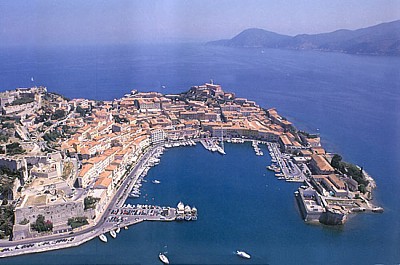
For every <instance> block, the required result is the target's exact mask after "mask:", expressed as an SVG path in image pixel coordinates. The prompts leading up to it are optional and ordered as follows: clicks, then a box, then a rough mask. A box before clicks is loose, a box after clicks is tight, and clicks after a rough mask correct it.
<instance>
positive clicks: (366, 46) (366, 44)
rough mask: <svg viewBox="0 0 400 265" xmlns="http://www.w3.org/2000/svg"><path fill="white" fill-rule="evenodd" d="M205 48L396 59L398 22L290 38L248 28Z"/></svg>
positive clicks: (399, 44)
mask: <svg viewBox="0 0 400 265" xmlns="http://www.w3.org/2000/svg"><path fill="white" fill-rule="evenodd" d="M207 44H208V45H219V46H221V45H222V46H228V47H242V48H260V47H262V48H281V49H295V50H322V51H333V52H344V53H349V54H369V55H388V56H400V20H396V21H393V22H388V23H382V24H378V25H375V26H372V27H368V28H362V29H357V30H345V29H341V30H337V31H334V32H330V33H322V34H300V35H296V36H294V37H292V36H287V35H282V34H278V33H275V32H271V31H266V30H263V29H255V28H252V29H246V30H244V31H242V32H241V33H239V34H238V35H236V36H235V37H233V38H232V39H229V40H219V41H212V42H209V43H207Z"/></svg>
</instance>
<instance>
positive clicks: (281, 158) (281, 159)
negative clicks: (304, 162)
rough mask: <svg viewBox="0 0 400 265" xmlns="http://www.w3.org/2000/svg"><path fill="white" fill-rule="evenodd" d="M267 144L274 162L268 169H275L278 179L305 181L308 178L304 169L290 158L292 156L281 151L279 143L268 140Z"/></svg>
mask: <svg viewBox="0 0 400 265" xmlns="http://www.w3.org/2000/svg"><path fill="white" fill-rule="evenodd" d="M267 146H268V150H269V152H270V155H271V162H272V165H271V166H269V167H268V169H270V170H273V171H275V173H276V174H275V176H276V177H277V178H278V179H284V180H286V181H288V182H304V181H305V180H306V179H307V178H306V176H305V175H304V173H303V171H302V170H301V169H300V168H299V167H298V166H297V165H296V164H294V163H293V162H292V161H291V160H290V157H289V156H288V155H287V154H282V153H281V151H280V150H279V145H278V144H276V143H270V142H268V143H267Z"/></svg>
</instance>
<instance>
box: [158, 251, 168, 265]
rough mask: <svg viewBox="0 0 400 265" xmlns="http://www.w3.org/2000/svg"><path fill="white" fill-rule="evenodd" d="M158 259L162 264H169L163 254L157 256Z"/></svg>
mask: <svg viewBox="0 0 400 265" xmlns="http://www.w3.org/2000/svg"><path fill="white" fill-rule="evenodd" d="M158 258H159V259H160V260H161V262H162V263H164V264H169V260H168V258H167V256H165V255H164V254H163V253H160V254H158Z"/></svg>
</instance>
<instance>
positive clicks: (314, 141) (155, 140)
mask: <svg viewBox="0 0 400 265" xmlns="http://www.w3.org/2000/svg"><path fill="white" fill-rule="evenodd" d="M205 92H206V93H205ZM138 94H139V95H141V93H137V91H135V92H132V95H131V96H128V97H127V98H125V99H123V100H121V102H119V104H120V106H121V105H126V106H129V107H132V106H136V105H134V104H139V107H138V110H137V117H139V118H141V119H144V123H145V124H147V123H148V120H147V119H148V118H147V115H148V113H149V112H150V113H151V112H154V116H157V115H159V113H160V112H161V113H162V112H163V111H164V112H167V110H168V108H165V110H162V107H161V104H160V101H162V100H164V101H165V102H167V103H166V105H168V104H170V105H169V107H170V108H171V109H172V111H171V112H173V111H174V108H175V106H173V105H172V106H171V103H170V102H174V100H175V102H179V99H181V100H182V99H184V100H187V101H190V100H192V101H193V102H191V104H192V105H193V106H199V108H203V109H205V110H206V112H204V113H203V112H202V111H197V112H190V111H187V110H186V109H185V108H182V106H180V105H182V104H180V103H179V104H180V105H179V104H178V107H179V108H181V109H182V110H181V111H180V113H179V115H181V116H182V117H183V118H182V124H185V126H186V124H188V125H189V126H194V125H193V124H195V123H196V122H197V123H199V120H201V119H200V118H197V117H198V116H199V115H201V117H202V118H204V117H207V119H209V120H208V121H202V124H201V126H202V127H200V126H199V127H198V128H197V129H196V130H193V127H189V126H188V130H187V131H185V132H184V133H190V135H189V136H190V137H188V139H191V140H192V141H193V139H195V140H199V139H202V140H204V141H207V142H208V143H206V142H203V146H204V147H205V148H206V149H207V150H210V151H212V152H215V151H218V152H219V153H221V154H222V155H224V154H225V151H224V147H223V142H224V137H225V138H227V139H228V140H227V141H237V142H242V141H243V142H244V141H251V142H252V143H253V147H254V150H255V152H256V154H257V155H263V154H262V153H260V150H259V149H258V144H259V143H261V144H265V143H268V148H269V149H271V150H269V151H270V155H271V157H272V162H273V163H275V164H274V166H275V167H276V168H279V170H280V171H279V172H281V173H277V174H276V176H277V177H278V174H279V177H282V178H283V179H285V180H286V181H288V182H303V183H305V185H304V186H306V188H302V189H304V190H307V189H308V190H309V192H311V193H310V194H311V195H310V194H309V195H307V196H309V198H307V200H308V201H309V202H307V203H311V204H312V206H314V204H315V203H317V204H318V205H319V206H320V214H321V215H324V213H325V212H328V213H332V214H333V215H339V216H340V217H341V218H342V217H343V219H342V220H340V221H339V222H336V221H333V222H331V221H328V222H327V223H329V224H343V223H344V222H345V218H346V215H347V214H349V213H351V209H347V208H346V203H347V202H348V200H347V199H336V198H335V197H343V196H350V195H351V196H354V194H353V193H351V192H350V188H349V187H350V184H351V185H353V188H352V190H351V191H352V192H358V190H357V188H358V187H357V186H355V185H357V183H356V184H354V182H355V181H354V180H353V179H352V178H351V177H350V178H349V177H347V176H344V175H343V174H341V175H339V176H336V175H335V174H338V173H339V174H340V172H337V171H336V170H335V169H334V168H333V167H332V166H331V165H330V164H331V161H329V160H332V156H331V154H329V153H327V152H326V151H325V150H324V149H323V148H322V146H321V144H320V139H319V136H314V135H309V134H307V133H304V132H298V131H296V129H295V128H294V126H293V125H292V123H291V122H289V121H287V119H285V118H284V117H281V116H280V115H279V114H278V113H277V111H276V110H275V109H269V110H261V109H260V108H259V106H258V105H256V103H255V102H253V101H248V100H247V99H241V98H238V99H235V96H234V95H232V93H226V92H224V91H222V89H221V87H220V86H219V85H214V84H212V83H211V84H206V85H204V86H198V87H192V88H191V90H189V91H188V92H187V94H184V93H182V94H181V95H178V96H177V95H167V96H166V97H165V98H163V97H164V96H163V95H161V94H157V93H152V92H149V94H150V95H151V96H154V97H153V98H152V99H151V100H149V98H148V97H146V96H147V94H145V96H144V97H143V96H141V97H140V98H139V99H135V97H136V95H138ZM142 94H143V93H142ZM193 94H194V95H193ZM213 94H214V95H213ZM204 95H206V96H204ZM210 95H211V96H210ZM215 95H218V96H215ZM221 96H223V97H224V100H225V101H226V102H223V103H220V102H219V100H221V99H220V98H221ZM203 97H206V98H207V99H211V100H215V103H214V104H216V106H218V107H219V108H220V110H221V114H220V115H218V113H215V111H216V109H217V108H216V107H215V106H213V109H212V110H208V108H209V106H207V105H206V104H204V103H203V102H202V100H203ZM132 98H133V99H134V101H135V103H134V104H133V103H132V101H133V100H132ZM125 101H126V102H125ZM182 101H183V100H182ZM240 104H241V105H240ZM141 106H142V107H141ZM140 108H142V109H140ZM237 109H243V113H246V114H245V115H244V114H243V113H242V112H241V111H237ZM71 114H73V112H71V113H70V114H68V117H69V115H71ZM96 114H97V115H98V117H101V118H102V119H106V120H107V119H108V118H107V116H106V115H105V114H104V113H101V112H100V111H99V113H96ZM174 115H175V114H174ZM207 115H208V116H207ZM235 115H243V117H241V119H242V123H244V124H245V125H246V126H247V127H240V126H239V125H238V124H235V123H234V122H230V121H229V119H232V120H234V118H232V117H234V116H235ZM249 115H253V116H252V117H251V118H252V119H248V118H247V117H248V116H249ZM95 116H96V115H95ZM171 116H172V115H171ZM68 117H67V118H65V119H64V120H63V121H66V120H67V119H68ZM193 117H196V118H193ZM221 117H222V118H221ZM118 118H119V119H121V117H120V116H118ZM122 119H126V118H125V117H122ZM172 119H173V118H171V120H172ZM223 119H225V120H228V121H223ZM253 119H254V120H253ZM257 119H258V120H257ZM188 120H189V121H188ZM109 122H110V124H111V125H112V128H113V133H115V132H122V131H123V130H128V129H127V126H125V125H120V124H116V125H115V126H116V129H115V130H116V131H114V124H112V122H111V121H109ZM156 122H158V121H156ZM161 122H163V123H165V121H161ZM57 125H58V124H57ZM124 126H125V128H124ZM103 127H104V126H103ZM103 127H100V126H99V128H96V132H95V133H97V134H98V133H99V131H101V130H100V128H103ZM166 127H167V126H166ZM50 128H52V127H50ZM50 128H49V129H50ZM139 128H140V127H139ZM161 128H163V127H161ZM49 129H47V130H49ZM129 129H130V128H129ZM172 129H173V130H172V133H175V134H176V131H174V130H175V128H173V127H172ZM85 130H86V131H85ZM85 130H83V131H82V134H81V135H80V136H79V137H81V136H82V135H84V136H85V137H88V136H87V135H90V128H88V129H86V128H85ZM238 131H240V132H241V134H243V135H240V133H238ZM45 132H46V131H45ZM116 135H117V134H116ZM165 135H166V132H164V131H163V129H160V127H157V126H155V127H154V130H150V129H148V131H143V132H140V134H139V136H138V137H137V138H134V139H135V140H136V141H135V144H137V146H138V147H139V148H137V150H139V151H138V152H137V153H136V152H135V155H137V156H136V159H135V166H134V168H133V169H132V170H131V171H130V172H126V173H125V174H124V175H123V176H120V177H119V179H118V180H116V181H115V182H116V183H114V179H110V178H107V177H103V180H105V181H109V182H108V184H104V183H106V182H104V183H103V182H99V178H97V179H96V178H93V179H92V180H91V181H92V184H94V185H98V186H101V189H104V187H103V186H109V187H110V189H109V190H111V191H112V193H111V194H112V195H111V196H108V197H107V198H106V199H105V200H104V202H105V204H104V205H103V207H104V208H103V209H102V210H100V211H98V213H101V215H95V216H96V217H95V218H93V220H91V222H93V223H94V226H92V227H87V228H83V229H81V230H79V231H77V232H76V233H75V232H73V234H70V233H69V234H65V233H63V234H62V235H54V234H53V235H51V236H43V237H38V238H30V239H22V240H15V241H7V243H0V247H2V251H1V253H0V257H5V256H12V255H19V254H27V253H34V252H42V251H47V250H53V249H60V248H67V247H73V246H77V245H80V244H82V243H84V242H87V241H88V240H90V239H93V238H94V237H96V236H99V235H101V234H103V233H106V232H108V231H110V230H113V229H115V228H116V226H115V225H114V224H109V223H107V222H106V220H107V217H108V215H109V214H110V213H109V212H110V211H111V210H112V209H113V208H115V207H121V206H122V204H123V203H124V202H125V200H126V198H127V197H128V195H129V190H132V187H133V186H134V185H135V184H136V183H137V181H138V179H139V177H140V175H141V174H142V172H139V171H140V170H144V169H143V167H144V164H146V163H147V161H148V160H149V159H150V158H151V157H152V155H154V152H155V151H156V149H157V148H160V147H161V146H164V145H165V146H166V144H169V143H172V146H175V144H176V145H177V146H179V145H180V144H177V143H178V142H179V141H181V139H180V138H179V137H178V138H174V137H175V135H174V134H171V136H169V138H167V137H166V136H165ZM238 135H239V138H238ZM150 136H151V137H150ZM235 136H236V138H235ZM185 137H186V135H185ZM185 137H184V138H183V139H186V138H185ZM88 138H92V136H91V135H90V137H88ZM221 138H222V139H221ZM78 139H79V138H77V140H78ZM235 139H239V140H235ZM70 140H74V141H75V142H76V140H75V139H72V138H71V139H69V140H68V141H70ZM90 140H91V139H90ZM200 141H201V140H200ZM272 143H273V144H272ZM63 144H64V143H63ZM220 144H221V145H222V146H220ZM75 145H76V143H75ZM184 145H186V144H185V143H184ZM71 146H73V145H72V144H69V143H68V142H67V143H66V145H61V149H62V150H63V151H65V150H66V151H68V153H69V152H70V150H72V149H73V148H71ZM114 148H119V146H115V147H114ZM105 149H106V148H105ZM121 149H122V148H121ZM135 149H136V148H135ZM272 149H274V150H273V151H272ZM53 150H54V149H53ZM72 152H76V153H79V152H81V150H78V148H76V150H72ZM103 152H104V154H105V155H104V156H105V158H106V159H109V157H108V155H107V150H104V151H103ZM302 152H303V154H302V155H301V156H300V155H299V154H300V153H302ZM82 153H83V152H82ZM113 155H114V154H113ZM89 157H90V156H89ZM98 158H99V157H98V156H97V153H95V154H94V155H93V157H92V158H89V159H87V161H91V160H90V159H92V161H93V162H91V163H92V164H95V163H97V162H96V161H97V160H98ZM295 158H297V159H298V160H296V159H295ZM85 161H86V160H85ZM85 161H84V162H85ZM87 161H86V162H87ZM86 165H91V164H90V163H88V164H86ZM104 167H105V166H104ZM104 167H103V169H104ZM99 168H100V166H99ZM83 171H84V170H83V169H82V170H81V171H80V172H79V174H82V175H83V176H84V174H83V173H82V172H83ZM311 171H312V173H313V174H311ZM104 173H107V172H104ZM107 174H108V173H107ZM366 176H368V177H365V178H370V176H369V175H368V174H366ZM371 179H372V178H371ZM312 181H314V182H312ZM367 181H370V179H367ZM121 183H122V184H121ZM320 183H322V184H320ZM370 184H371V190H372V189H374V188H375V187H376V184H375V182H374V181H373V179H372V181H371V182H370ZM85 185H87V187H88V188H90V187H91V186H90V185H89V184H85ZM92 188H93V186H92ZM106 188H107V187H106ZM109 190H107V192H108V191H109ZM104 192H105V191H104ZM114 192H115V193H114ZM85 194H86V193H85ZM357 195H358V196H360V192H358V193H357ZM307 196H305V197H307ZM305 197H302V198H305ZM355 199H358V198H355ZM328 200H329V201H333V203H331V202H328ZM362 200H363V201H364V202H365V203H366V204H368V201H367V200H366V199H364V198H363V197H362V196H361V199H360V200H359V201H362ZM321 201H322V202H321ZM303 202H305V200H303ZM339 202H344V203H343V205H338V204H339ZM355 203H356V202H355ZM382 210H383V209H382ZM329 218H330V217H329ZM143 220H145V219H143ZM143 220H135V221H134V222H132V223H127V224H126V225H130V224H135V223H137V222H141V221H143ZM136 221H137V222H136ZM164 221H170V220H164ZM121 224H122V225H125V223H124V222H121ZM97 228H98V230H96V229H97ZM90 233H92V234H90ZM77 237H82V238H77ZM50 240H52V242H51V243H50V242H47V243H48V244H51V245H52V246H51V247H49V246H45V247H43V246H44V245H38V244H39V243H41V242H43V241H50ZM60 240H61V241H60ZM66 240H68V242H67V241H66ZM75 240H77V241H75ZM57 241H58V242H57ZM72 241H73V242H72ZM9 242H11V243H9ZM53 242H54V244H53ZM22 244H24V245H28V246H27V249H25V246H23V250H21V249H20V247H19V245H22ZM48 244H47V245H48ZM57 244H58V245H57ZM29 245H31V246H29ZM53 245H54V246H53ZM12 247H14V250H13V251H10V250H9V248H12ZM36 247H37V248H36ZM5 249H8V250H5Z"/></svg>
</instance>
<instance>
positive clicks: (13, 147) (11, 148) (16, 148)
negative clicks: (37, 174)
mask: <svg viewBox="0 0 400 265" xmlns="http://www.w3.org/2000/svg"><path fill="white" fill-rule="evenodd" d="M6 149H7V155H19V154H23V153H25V150H24V148H22V146H21V145H20V144H19V143H11V144H8V145H6ZM0 153H3V154H4V150H3V149H2V150H1V151H0Z"/></svg>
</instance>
